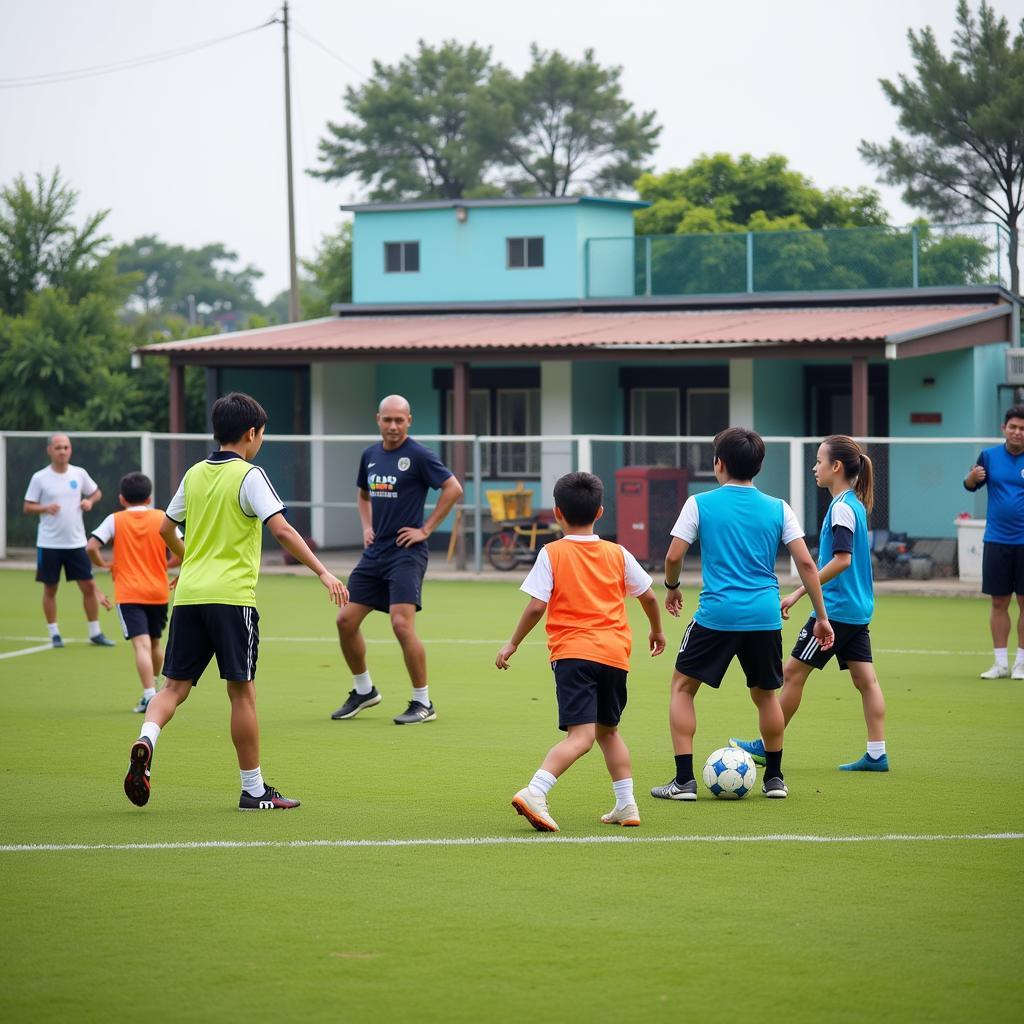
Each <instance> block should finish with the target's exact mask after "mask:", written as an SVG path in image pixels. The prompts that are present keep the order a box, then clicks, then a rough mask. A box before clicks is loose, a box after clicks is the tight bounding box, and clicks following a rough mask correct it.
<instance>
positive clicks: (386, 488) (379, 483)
mask: <svg viewBox="0 0 1024 1024" xmlns="http://www.w3.org/2000/svg"><path fill="white" fill-rule="evenodd" d="M366 483H367V489H368V490H369V492H370V497H371V498H397V497H398V491H396V490H395V484H397V483H398V477H396V476H385V475H384V474H383V473H371V474H370V475H369V476H368V477H367V478H366Z"/></svg>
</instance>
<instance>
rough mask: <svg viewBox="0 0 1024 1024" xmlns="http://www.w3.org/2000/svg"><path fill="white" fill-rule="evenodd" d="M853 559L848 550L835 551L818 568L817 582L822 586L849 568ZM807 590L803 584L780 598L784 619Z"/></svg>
mask: <svg viewBox="0 0 1024 1024" xmlns="http://www.w3.org/2000/svg"><path fill="white" fill-rule="evenodd" d="M852 560H853V558H852V556H851V554H850V552H849V551H837V552H836V554H835V555H833V556H832V559H831V561H829V562H826V563H825V565H823V566H822V567H821V568H820V569H819V570H818V582H819V583H820V584H821V585H822V586H824V585H825V584H826V583H828V581H829V580H834V579H835V578H836V577H837V576H838V575H839V574H840V573H841V572H846V570H847V569H849V568H850V563H851V561H852ZM806 593H807V591H806V590H805V589H804V587H803V585H801V586H799V587H797V588H796V590H794V591H793V593H792V594H789V595H788V596H787V597H784V598H783V599H782V617H783V618H784V619H788V618H789V609H790V608H792V607H793V605H795V604H796V603H797V601H799V600H800V598H801V597H803V596H804V594H806Z"/></svg>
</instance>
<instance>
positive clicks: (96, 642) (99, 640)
mask: <svg viewBox="0 0 1024 1024" xmlns="http://www.w3.org/2000/svg"><path fill="white" fill-rule="evenodd" d="M89 643H91V644H92V645H93V646H94V647H116V646H117V644H115V643H114V641H113V640H111V639H110V637H108V636H104V635H103V634H102V633H97V634H96V635H95V636H91V637H89Z"/></svg>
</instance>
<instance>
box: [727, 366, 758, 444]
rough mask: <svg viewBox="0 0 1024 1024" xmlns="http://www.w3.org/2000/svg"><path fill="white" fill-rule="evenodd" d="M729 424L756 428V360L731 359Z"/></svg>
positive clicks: (751, 428) (749, 428)
mask: <svg viewBox="0 0 1024 1024" xmlns="http://www.w3.org/2000/svg"><path fill="white" fill-rule="evenodd" d="M729 426H730V427H746V428H747V429H748V430H753V429H754V360H753V359H730V360H729Z"/></svg>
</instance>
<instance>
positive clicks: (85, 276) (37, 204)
mask: <svg viewBox="0 0 1024 1024" xmlns="http://www.w3.org/2000/svg"><path fill="white" fill-rule="evenodd" d="M77 202H78V193H77V192H75V191H74V190H73V189H71V188H69V187H68V186H67V185H65V184H64V183H63V182H62V181H61V178H60V170H59V169H55V170H54V171H53V173H52V174H51V175H50V177H49V178H44V177H43V175H42V174H37V175H36V177H35V188H31V187H30V186H29V184H28V182H27V181H26V180H25V178H24V176H22V175H20V174H19V175H18V176H17V177H16V178H15V179H14V182H13V183H12V184H11V185H8V186H6V187H5V188H3V189H2V190H0V312H3V313H6V314H8V315H9V316H18V315H20V314H21V313H23V312H24V311H25V307H26V304H27V302H28V297H29V296H30V295H31V294H32V293H33V292H36V291H38V290H39V289H41V288H47V287H49V288H63V289H65V290H66V291H67V293H68V295H69V296H70V297H71V299H72V301H75V300H77V299H80V298H82V297H84V296H85V295H87V294H89V293H90V292H92V291H95V290H96V289H97V288H98V287H100V286H103V285H107V284H109V283H110V280H109V276H108V275H107V274H106V268H105V267H104V266H103V265H102V264H103V255H104V247H105V246H106V244H107V243H108V242H109V238H108V237H107V236H106V235H101V234H100V233H99V232H100V226H101V225H102V223H103V221H104V220H105V219H106V216H107V211H105V210H104V211H101V212H100V213H94V214H92V215H91V216H89V217H87V218H86V221H85V223H84V224H83V225H82V226H81V227H76V226H75V224H74V223H72V220H71V217H72V215H73V213H74V210H75V205H76V204H77Z"/></svg>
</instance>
